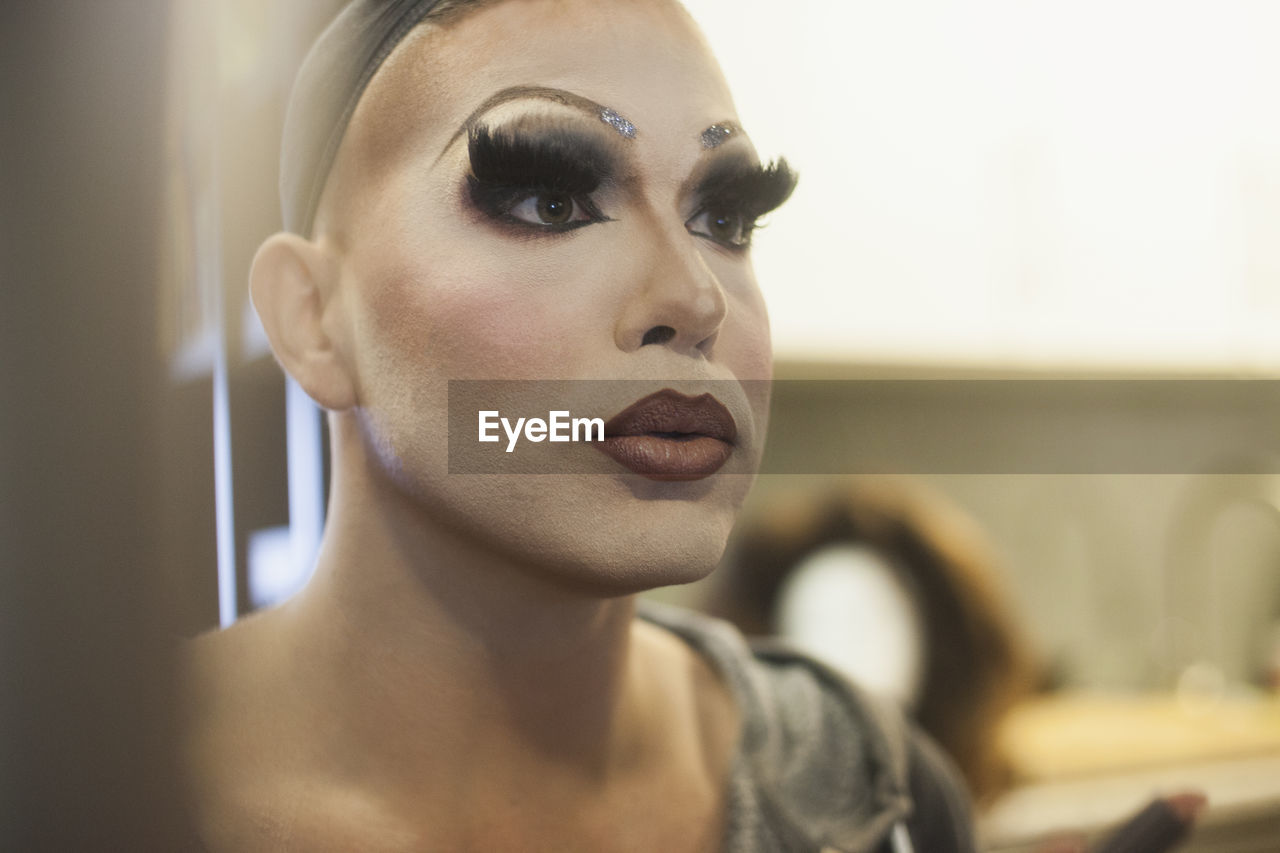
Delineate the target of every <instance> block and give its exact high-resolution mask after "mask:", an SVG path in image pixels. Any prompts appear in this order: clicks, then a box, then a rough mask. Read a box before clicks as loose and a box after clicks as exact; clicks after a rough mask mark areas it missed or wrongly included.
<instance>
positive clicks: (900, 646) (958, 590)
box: [705, 478, 1036, 803]
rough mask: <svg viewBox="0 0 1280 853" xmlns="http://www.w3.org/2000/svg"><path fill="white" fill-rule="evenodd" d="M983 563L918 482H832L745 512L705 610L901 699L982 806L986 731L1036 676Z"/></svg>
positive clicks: (993, 791) (988, 774) (971, 537)
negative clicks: (833, 484) (785, 628)
mask: <svg viewBox="0 0 1280 853" xmlns="http://www.w3.org/2000/svg"><path fill="white" fill-rule="evenodd" d="M993 566H994V561H993V559H992V557H991V555H990V553H989V549H988V545H987V543H986V541H985V538H984V537H983V535H982V534H981V532H980V531H979V530H978V529H977V527H976V525H975V524H974V523H973V522H972V521H971V520H970V519H969V518H967V517H966V516H964V515H963V514H962V513H961V512H960V511H959V510H958V509H957V508H956V507H955V506H954V505H952V504H950V503H948V502H946V501H945V500H944V499H942V498H941V497H940V496H938V495H936V494H935V493H933V492H931V491H928V490H927V489H926V488H925V487H924V486H922V485H921V484H919V483H917V482H914V481H908V480H903V479H888V478H874V479H872V478H860V479H857V480H843V481H841V482H840V485H838V486H836V487H834V488H831V489H827V490H817V491H815V490H808V491H803V492H798V493H792V494H782V495H779V496H777V497H775V498H772V499H770V500H769V501H767V502H766V503H765V504H763V505H758V506H757V507H755V510H754V512H753V513H751V514H750V515H748V516H747V517H746V518H744V520H743V522H742V523H741V524H740V525H739V527H738V530H737V533H736V534H735V539H734V542H733V544H732V546H731V549H730V557H729V560H728V562H727V564H726V566H725V567H724V568H723V569H722V571H721V572H720V573H719V578H718V580H717V581H716V584H715V586H714V588H713V591H712V592H711V594H710V595H709V596H708V600H707V602H706V605H705V606H706V609H707V610H708V611H710V612H712V613H714V614H716V615H718V616H721V617H723V618H726V619H729V620H730V621H732V622H734V623H736V624H737V625H738V626H739V627H740V628H741V629H742V630H743V632H744V633H746V634H748V635H771V634H782V635H783V638H784V639H788V640H791V641H793V642H795V644H796V645H799V646H801V647H802V648H804V649H805V651H808V652H810V653H813V654H815V655H816V656H817V657H819V658H821V659H824V660H826V661H828V662H829V663H830V664H831V665H832V666H834V667H836V668H838V669H843V670H844V671H845V672H846V673H847V674H848V675H849V676H850V677H851V678H853V680H854V681H856V682H858V683H860V684H863V685H864V686H865V687H867V688H868V689H871V690H875V691H877V692H880V693H881V694H882V695H886V696H888V697H891V698H894V699H897V700H898V701H901V702H902V703H903V706H904V708H905V710H907V712H908V713H909V714H910V715H911V716H912V717H913V718H914V719H915V720H916V721H917V722H918V723H919V724H920V725H921V727H922V728H924V729H925V730H926V731H927V732H928V733H929V734H930V735H932V736H933V737H934V738H935V739H936V740H937V741H938V742H939V744H940V745H941V746H942V747H943V748H944V749H945V750H946V751H947V752H948V753H949V754H950V755H951V756H952V758H953V759H954V760H955V761H956V763H957V765H958V766H959V767H960V770H961V772H962V773H963V774H964V775H965V778H966V780H967V781H968V783H969V786H970V788H971V789H972V790H973V793H974V796H975V798H976V799H977V800H978V801H979V802H980V803H981V802H987V801H989V800H990V799H991V798H993V797H994V796H995V795H997V794H998V793H1000V792H1001V791H1002V790H1004V789H1005V788H1006V787H1007V786H1008V784H1009V782H1010V773H1009V764H1008V761H1007V758H1006V757H1005V756H1004V755H1003V754H1002V753H1001V745H1000V743H999V739H998V737H997V732H998V729H999V726H1000V722H1001V720H1002V718H1003V717H1004V715H1005V714H1006V713H1007V712H1008V710H1009V709H1010V708H1012V707H1013V706H1014V705H1015V704H1016V703H1017V702H1018V701H1019V700H1021V699H1022V698H1023V697H1025V696H1026V695H1027V694H1029V693H1030V692H1031V690H1032V687H1033V682H1034V680H1035V671H1036V670H1035V666H1034V665H1033V663H1032V659H1031V654H1030V652H1029V650H1028V647H1027V645H1026V643H1025V641H1024V639H1023V634H1022V631H1021V630H1020V628H1019V627H1018V626H1017V624H1016V622H1015V620H1014V618H1013V615H1012V612H1011V611H1010V609H1009V607H1008V606H1007V605H1006V603H1005V598H1004V594H1003V591H1002V589H1001V584H1000V581H999V578H998V576H997V575H996V573H995V570H994V568H993ZM806 586H808V587H809V589H806V588H805V587H806ZM842 608H845V614H844V620H843V623H841V621H840V618H839V613H838V611H839V610H840V609H842ZM806 612H807V613H808V614H809V615H808V616H806V615H805V614H806ZM833 613H834V615H833ZM784 625H785V626H790V629H791V630H790V631H789V632H784V631H782V630H780V629H781V628H782V627H783V626H784ZM895 668H896V669H895Z"/></svg>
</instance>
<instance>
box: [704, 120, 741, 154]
mask: <svg viewBox="0 0 1280 853" xmlns="http://www.w3.org/2000/svg"><path fill="white" fill-rule="evenodd" d="M737 130H738V128H737V127H736V126H734V125H732V124H730V123H729V122H727V121H726V122H717V123H716V124H713V125H711V127H708V128H707V129H706V130H704V131H702V133H701V134H700V135H699V137H698V138H699V139H701V140H702V147H703V148H719V147H720V146H721V145H724V144H725V143H726V142H728V141H729V137H731V136H733V134H734V133H736V132H737Z"/></svg>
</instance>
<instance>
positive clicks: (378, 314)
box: [368, 262, 600, 379]
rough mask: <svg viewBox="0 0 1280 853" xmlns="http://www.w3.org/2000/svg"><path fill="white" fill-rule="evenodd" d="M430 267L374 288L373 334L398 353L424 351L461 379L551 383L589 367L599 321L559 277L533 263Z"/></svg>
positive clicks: (440, 369) (436, 368)
mask: <svg viewBox="0 0 1280 853" xmlns="http://www.w3.org/2000/svg"><path fill="white" fill-rule="evenodd" d="M429 266H431V265H421V266H413V267H409V268H402V269H400V270H398V271H396V273H395V274H393V275H389V276H387V277H385V278H383V279H382V280H381V282H380V283H379V285H378V286H376V287H374V288H372V289H371V290H372V292H371V294H370V297H369V299H368V310H369V316H370V320H371V322H372V323H373V324H375V325H376V329H374V330H371V331H374V332H375V333H376V334H377V335H378V336H379V337H380V338H381V339H383V340H384V341H386V342H387V343H388V345H389V346H390V347H391V348H392V349H393V350H394V351H396V352H399V353H402V354H403V353H413V352H417V353H418V354H419V357H420V358H421V360H422V361H423V362H429V364H430V368H431V370H432V372H433V373H436V374H438V375H441V376H444V377H447V378H454V379H520V378H548V377H552V376H557V375H562V374H563V372H564V371H565V369H566V368H567V367H570V366H572V365H575V364H578V363H579V362H580V361H581V360H582V358H583V354H582V352H581V350H582V346H583V342H584V340H587V339H590V338H591V337H592V336H591V335H589V334H588V332H589V328H588V325H587V324H588V323H590V322H591V320H590V319H589V318H586V317H583V316H582V315H583V313H584V307H583V306H584V303H583V301H582V300H581V299H580V298H573V297H574V296H575V294H574V293H571V292H570V291H571V290H572V287H571V286H570V285H569V284H566V283H565V282H563V281H562V280H557V278H556V275H555V271H553V270H539V269H537V268H532V269H531V268H530V264H528V263H527V262H526V263H525V264H519V263H512V264H509V265H503V264H496V263H493V262H490V263H487V264H474V265H466V266H470V267H471V268H470V269H460V268H459V267H460V266H463V265H458V264H455V265H454V266H453V268H451V269H450V268H445V267H444V266H443V265H434V266H433V267H431V268H428V267H429ZM576 295H577V296H578V297H580V296H581V295H582V294H580V293H578V294H576ZM599 321H600V318H595V325H598V324H599Z"/></svg>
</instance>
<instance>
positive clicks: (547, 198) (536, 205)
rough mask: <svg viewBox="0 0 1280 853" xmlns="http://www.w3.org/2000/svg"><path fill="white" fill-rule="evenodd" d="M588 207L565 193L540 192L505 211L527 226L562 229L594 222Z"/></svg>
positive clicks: (594, 219)
mask: <svg viewBox="0 0 1280 853" xmlns="http://www.w3.org/2000/svg"><path fill="white" fill-rule="evenodd" d="M588 208H589V205H588V204H586V203H579V202H578V200H577V199H575V198H574V197H573V196H572V195H570V194H569V193H566V192H541V193H538V194H537V195H530V196H526V197H525V198H523V199H522V200H520V201H518V202H516V203H515V204H514V205H513V206H512V207H511V209H509V210H508V211H507V216H509V217H510V218H512V219H514V220H516V221H518V222H524V223H527V224H529V225H545V226H550V227H554V228H563V227H565V226H568V225H573V224H574V223H577V222H582V223H587V222H594V221H596V217H594V216H592V215H591V213H590V211H589V209H588Z"/></svg>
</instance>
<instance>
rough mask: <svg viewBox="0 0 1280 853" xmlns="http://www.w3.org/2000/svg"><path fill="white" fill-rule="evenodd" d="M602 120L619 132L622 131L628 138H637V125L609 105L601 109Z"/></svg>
mask: <svg viewBox="0 0 1280 853" xmlns="http://www.w3.org/2000/svg"><path fill="white" fill-rule="evenodd" d="M600 120H601V121H602V122H604V123H605V124H607V125H609V126H610V127H612V128H613V129H614V130H616V131H618V133H621V134H622V135H623V136H625V137H626V138H627V139H635V138H636V126H635V125H634V124H632V123H631V122H629V121H627V120H626V119H625V118H623V117H622V116H620V115H618V114H617V113H616V112H614V111H613V110H611V109H609V108H608V107H605V108H603V109H602V110H600Z"/></svg>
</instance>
